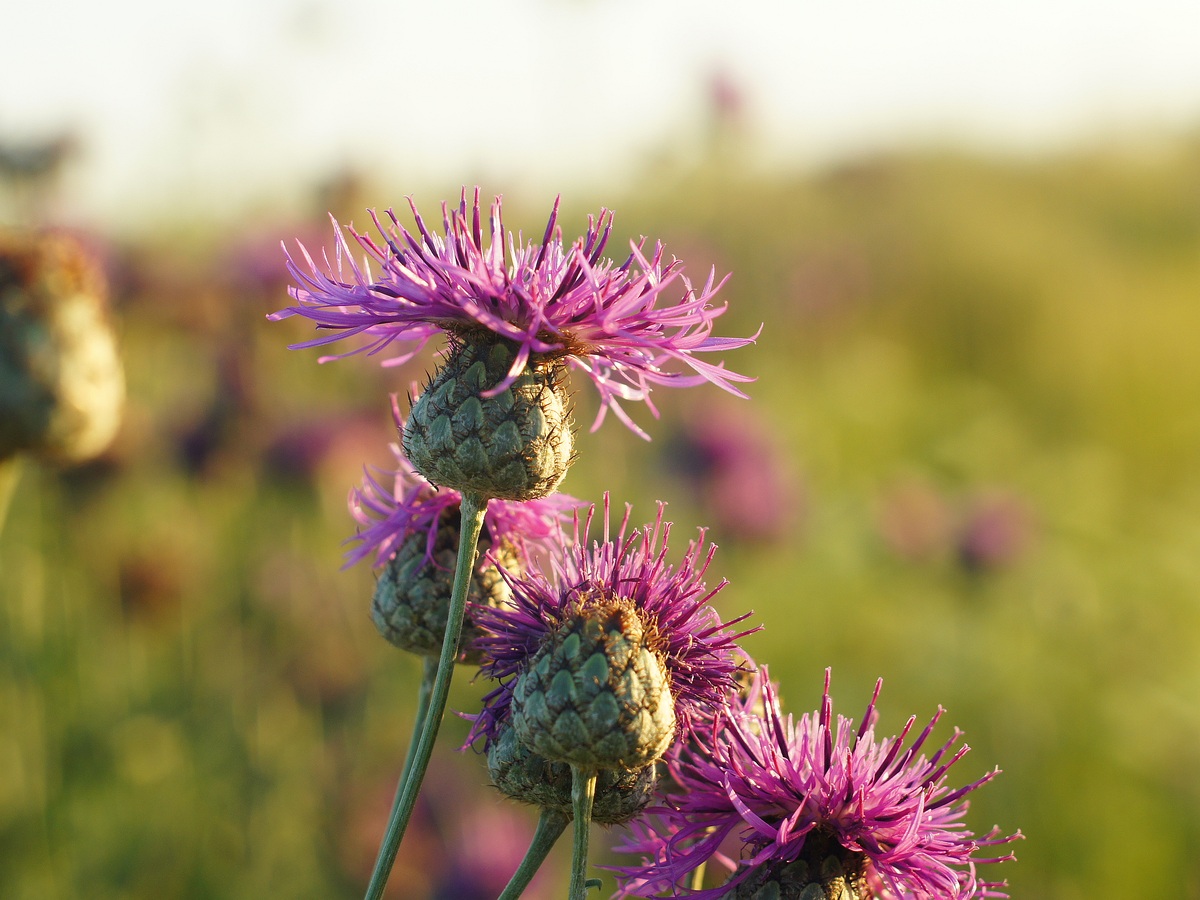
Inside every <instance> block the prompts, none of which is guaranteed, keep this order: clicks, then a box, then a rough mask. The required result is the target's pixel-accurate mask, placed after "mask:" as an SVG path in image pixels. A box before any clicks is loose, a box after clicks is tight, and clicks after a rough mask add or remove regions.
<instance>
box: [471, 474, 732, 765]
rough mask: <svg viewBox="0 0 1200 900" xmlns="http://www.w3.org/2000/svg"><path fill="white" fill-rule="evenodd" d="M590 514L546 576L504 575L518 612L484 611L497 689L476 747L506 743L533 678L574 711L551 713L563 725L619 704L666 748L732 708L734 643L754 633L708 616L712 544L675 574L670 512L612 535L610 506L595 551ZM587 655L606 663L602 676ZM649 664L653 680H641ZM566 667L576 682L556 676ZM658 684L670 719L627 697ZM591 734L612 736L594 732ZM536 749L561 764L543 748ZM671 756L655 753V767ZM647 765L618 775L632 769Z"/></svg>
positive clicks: (559, 545) (477, 730) (688, 557)
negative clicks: (653, 726)
mask: <svg viewBox="0 0 1200 900" xmlns="http://www.w3.org/2000/svg"><path fill="white" fill-rule="evenodd" d="M594 514H595V507H592V508H591V509H590V510H589V511H588V513H587V515H586V517H585V518H584V521H583V523H582V527H581V525H580V521H579V517H578V515H577V516H576V519H575V527H574V536H573V540H570V541H568V540H567V539H566V538H565V536H564V535H561V534H560V536H559V539H558V541H557V542H556V543H554V544H552V545H551V551H552V552H551V554H550V558H549V564H548V566H546V567H536V566H535V567H531V568H530V569H529V570H528V571H527V572H526V573H525V574H524V575H518V574H513V573H511V572H505V573H504V577H505V580H506V581H507V582H508V584H509V585H510V587H511V588H512V600H511V605H510V606H508V607H507V608H504V609H489V610H481V611H480V615H479V618H478V624H479V626H480V628H481V630H482V631H483V635H482V636H481V638H480V639H479V645H480V647H481V648H482V651H483V654H484V656H485V657H486V659H487V663H486V664H485V666H484V669H483V672H484V674H485V675H488V676H490V677H492V678H495V679H498V680H499V681H500V682H501V683H500V686H499V687H497V688H496V689H495V690H493V691H492V692H491V693H490V694H489V695H488V696H487V697H486V698H485V701H484V709H483V711H482V712H481V713H480V714H479V715H478V716H477V717H476V719H475V725H474V728H473V731H472V741H474V740H476V739H478V738H480V737H483V738H484V739H485V740H486V742H487V743H488V744H490V743H492V742H493V741H495V740H497V739H498V737H499V735H500V732H501V729H502V728H503V727H504V726H506V725H507V724H508V723H509V721H510V719H511V717H512V714H513V704H514V698H516V697H517V695H518V693H519V692H521V691H522V690H523V689H524V688H523V684H524V682H525V681H526V680H528V679H530V678H532V679H536V680H540V681H541V682H542V686H543V687H544V688H545V690H546V692H547V693H548V694H549V695H550V701H551V705H553V704H554V703H555V702H556V701H558V700H561V701H562V705H565V706H566V707H567V709H566V710H555V711H556V712H565V713H567V714H568V715H567V716H566V718H565V719H564V721H565V720H568V719H570V714H576V715H579V716H581V717H582V718H583V719H584V720H585V724H586V722H587V721H589V720H590V719H591V718H596V719H598V720H599V719H603V718H604V716H605V715H606V714H607V713H606V712H605V711H606V710H608V709H609V707H610V706H611V705H612V703H611V701H613V700H615V703H616V705H618V706H620V707H621V708H622V709H623V710H624V708H625V707H626V706H630V707H633V708H636V707H638V706H639V705H640V706H641V708H642V710H643V712H644V713H645V715H647V716H650V717H651V718H654V719H655V722H656V723H657V724H658V725H660V726H662V727H667V726H665V724H664V723H665V721H666V720H667V719H668V718H669V719H670V720H671V721H670V725H669V733H668V734H667V739H668V743H669V739H670V738H672V737H674V733H675V731H676V730H679V731H682V732H687V731H688V730H689V729H690V728H691V727H692V723H693V722H695V721H698V720H700V719H701V718H703V717H704V716H706V715H711V714H712V712H713V711H714V710H716V709H719V708H721V707H723V706H724V705H725V704H726V703H728V700H729V697H730V695H731V693H732V691H733V690H734V688H735V681H734V676H735V674H736V673H737V672H738V662H737V659H736V657H735V651H736V643H735V642H736V641H737V640H738V639H739V638H741V637H743V636H744V635H745V634H748V633H749V631H743V632H735V631H734V630H733V628H732V626H733V625H736V624H737V623H739V622H741V621H742V620H744V619H745V618H746V616H741V617H739V618H737V619H733V620H731V621H730V622H722V621H721V619H720V617H719V616H718V615H717V613H716V611H715V610H714V609H713V608H712V606H711V605H710V602H711V600H712V599H713V597H714V596H715V595H716V594H717V592H718V591H720V590H721V588H723V587H724V586H725V583H726V582H724V581H721V582H720V583H719V584H717V585H716V587H714V588H711V589H710V588H708V587H706V586H705V583H704V577H705V574H706V572H707V570H708V567H709V564H710V563H711V562H712V559H713V555H714V553H715V552H716V547H715V546H714V545H712V544H708V545H706V544H705V543H704V534H703V532H701V534H700V536H699V538H698V539H697V540H695V541H692V542H691V543H690V544H689V545H688V547H687V550H686V552H685V553H684V556H683V559H682V560H681V561H680V562H678V563H675V564H672V563H670V562H668V560H667V554H668V550H669V546H668V545H669V538H670V531H671V527H670V523H668V522H665V521H664V518H663V506H662V505H661V504H660V505H659V509H658V515H657V517H656V519H655V521H654V522H653V523H651V524H650V525H647V526H645V527H643V528H630V526H629V516H630V510H629V508H628V507H627V508H626V512H625V517H624V519H623V520H622V521H621V523H620V527H619V528H618V530H617V533H616V535H615V536H614V535H612V534H611V529H610V516H609V506H608V498H607V496H606V497H605V506H604V526H603V527H604V534H603V540H598V541H595V542H594V543H592V544H591V545H590V546H589V543H588V542H589V535H590V532H591V526H592V520H593V516H594ZM547 571H548V572H549V574H547ZM747 615H748V614H747ZM750 630H751V631H752V630H753V629H750ZM578 648H583V650H582V651H581V650H579V649H578ZM589 648H590V649H589ZM572 651H573V652H572ZM584 651H586V652H584ZM589 653H592V654H593V655H595V654H599V655H600V656H602V657H604V659H605V664H604V666H602V667H601V666H600V664H599V662H597V661H596V660H595V659H592V657H591V656H589V655H588V654H589ZM647 656H648V657H650V658H651V659H647ZM560 657H561V659H560ZM639 660H640V662H639ZM543 661H544V662H543ZM643 663H648V664H650V667H651V668H653V669H654V670H655V671H654V672H650V673H647V672H646V671H643V669H644V668H645V667H644V666H643ZM560 664H562V665H565V666H567V667H568V668H569V669H570V671H569V672H567V673H566V674H559V673H558V672H557V671H550V670H551V669H553V668H554V667H555V666H558V665H560ZM593 667H596V668H597V671H593ZM543 668H546V669H547V671H546V672H542V671H541V670H542V669H543ZM599 669H603V670H604V671H598V670H599ZM556 676H557V678H558V680H557V681H556V680H555V679H556ZM563 680H571V681H572V683H576V682H577V684H576V687H578V689H579V692H580V695H579V696H576V695H575V694H574V693H573V690H574V689H571V690H567V689H566V688H564V689H563V691H560V690H559V687H560V685H561V684H562V681H563ZM659 685H662V690H663V692H664V694H669V696H664V697H663V700H664V701H665V700H668V699H669V700H670V703H671V707H670V715H669V716H668V715H667V712H666V711H665V710H663V711H662V712H661V713H660V712H659V711H658V703H659V698H658V697H657V696H655V697H650V696H643V695H642V693H638V695H637V696H633V697H631V696H628V695H629V694H630V693H631V692H648V693H650V692H657V691H659V687H658V686H659ZM526 687H527V686H526ZM593 694H597V696H593ZM609 695H612V696H611V697H610V696H609ZM584 703H586V704H590V705H591V706H590V707H589V710H582V709H581V708H580V707H579V704H584ZM622 714H623V713H622ZM592 730H604V729H603V727H602V726H601V725H599V724H597V725H596V727H595V728H594V729H592ZM656 739H657V738H656ZM602 740H603V739H602ZM534 749H537V750H538V752H540V753H542V755H545V756H547V757H548V758H551V759H553V758H554V756H553V755H552V754H551V753H548V752H545V750H544V748H534ZM663 749H665V746H664V747H660V748H658V749H656V750H655V751H654V752H653V753H651V754H650V757H651V759H653V758H655V757H656V756H657V754H659V753H661V751H662V750H663ZM605 752H607V751H605ZM639 752H640V751H639ZM617 755H618V757H619V756H620V754H617ZM568 761H573V760H568ZM644 761H645V760H643V761H641V762H622V763H621V764H620V765H623V766H625V767H627V768H632V767H634V766H636V765H638V764H642V762H644ZM584 764H588V763H584ZM608 765H614V764H612V763H610V764H608ZM597 767H599V768H605V767H606V765H605V764H598V766H597Z"/></svg>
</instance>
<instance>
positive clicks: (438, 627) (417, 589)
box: [371, 508, 520, 665]
mask: <svg viewBox="0 0 1200 900" xmlns="http://www.w3.org/2000/svg"><path fill="white" fill-rule="evenodd" d="M458 541H459V515H458V511H457V509H449V508H447V509H443V510H442V512H441V513H440V515H439V516H438V519H437V533H436V535H435V537H434V541H433V548H432V550H430V549H429V547H428V539H427V537H426V535H424V534H422V533H419V532H414V533H413V534H411V535H409V537H408V538H407V539H406V540H405V541H403V542H402V543H401V544H400V546H399V548H398V549H397V550H396V555H395V556H393V557H392V558H391V559H390V560H389V561H388V564H387V565H386V566H385V567H384V569H383V572H382V573H381V574H380V576H379V580H378V581H377V582H375V596H374V599H373V600H372V602H371V620H372V621H373V622H374V623H375V627H376V629H378V631H379V633H380V634H381V635H383V636H384V637H385V638H387V640H388V641H389V642H390V643H392V644H393V645H395V646H397V647H399V648H400V649H401V650H407V651H408V652H409V653H416V654H418V655H420V656H432V657H434V658H437V657H438V656H439V655H440V654H441V652H442V639H443V638H444V637H445V635H446V619H447V616H448V614H449V612H450V593H451V589H452V587H453V575H454V565H455V562H456V561H457V558H458ZM489 549H490V550H492V553H493V556H492V557H491V558H489V557H487V556H484V555H483V554H485V553H486V552H487V551H488V550H489ZM479 550H480V554H481V555H480V557H479V559H478V560H477V561H476V564H475V571H474V572H473V573H472V574H471V585H470V587H469V588H468V590H467V600H468V601H469V602H470V603H473V604H475V605H476V606H502V605H504V604H505V603H507V602H508V598H509V597H510V596H511V593H512V592H511V591H510V590H509V587H508V585H507V584H505V582H504V579H503V578H502V577H501V576H500V571H499V569H498V568H497V567H496V562H495V560H500V561H502V563H503V564H507V565H510V566H513V567H517V566H519V565H520V559H519V557H518V556H517V553H516V551H515V550H514V548H513V547H512V546H511V545H506V544H504V543H503V542H501V543H499V544H496V545H493V543H492V538H491V536H490V534H482V535H480V540H479ZM477 636H478V629H477V628H476V627H475V624H474V621H473V617H471V616H468V617H467V619H466V620H465V621H464V623H463V632H462V637H461V638H460V639H459V655H458V659H459V662H464V663H467V664H468V665H479V661H480V656H479V651H478V650H477V649H476V648H475V638H476V637H477Z"/></svg>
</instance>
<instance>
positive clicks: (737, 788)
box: [616, 667, 1020, 900]
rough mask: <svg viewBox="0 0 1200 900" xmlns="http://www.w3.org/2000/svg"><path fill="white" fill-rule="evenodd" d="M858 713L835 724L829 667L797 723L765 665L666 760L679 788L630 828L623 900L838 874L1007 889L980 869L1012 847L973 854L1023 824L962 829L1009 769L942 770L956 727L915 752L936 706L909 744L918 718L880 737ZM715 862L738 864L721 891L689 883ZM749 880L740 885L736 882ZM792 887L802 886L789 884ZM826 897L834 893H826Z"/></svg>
mask: <svg viewBox="0 0 1200 900" xmlns="http://www.w3.org/2000/svg"><path fill="white" fill-rule="evenodd" d="M881 686H882V681H880V682H878V683H877V684H876V687H875V693H874V695H873V696H872V698H871V702H870V703H869V704H868V706H867V710H866V713H865V714H864V715H863V718H862V721H861V723H860V724H859V725H857V726H855V724H854V722H853V721H852V720H850V719H846V718H844V717H842V716H838V718H837V720H836V722H835V721H834V719H833V701H832V700H831V699H830V697H829V670H826V674H825V693H824V697H823V698H822V701H821V708H820V709H819V710H818V711H817V712H814V713H810V714H805V715H802V716H801V717H800V720H799V721H798V722H796V721H794V720H793V719H792V717H791V716H790V715H788V716H784V715H783V713H782V711H781V709H780V705H779V700H778V697H777V695H776V692H775V688H774V686H773V685H772V684H771V683H770V681H769V679H768V676H767V672H766V669H765V667H764V668H763V669H761V670H760V672H759V673H758V675H757V676H756V680H755V682H754V684H753V685H752V686H751V689H750V691H749V692H748V693H747V695H746V696H745V697H744V698H742V699H741V700H740V701H738V702H736V703H735V704H733V705H732V707H731V710H730V712H729V713H727V714H726V715H724V716H721V717H718V718H717V719H716V720H715V721H714V722H713V724H712V727H711V733H710V734H702V735H699V736H698V740H695V741H692V742H690V743H689V744H688V745H686V746H679V745H677V748H678V749H676V751H674V752H673V753H672V754H671V755H670V756H669V757H668V767H669V778H668V779H667V781H668V783H673V784H674V788H673V789H671V790H670V792H669V793H667V794H666V795H665V802H664V805H663V806H661V807H658V808H655V809H651V810H648V811H647V814H646V815H645V816H643V818H642V819H641V820H639V821H637V822H635V823H633V825H632V826H631V827H632V829H633V837H632V838H631V839H630V840H628V841H627V842H626V843H625V844H624V845H622V846H619V847H617V848H616V849H617V850H619V851H623V852H628V853H637V854H640V855H641V856H642V860H643V861H642V863H641V864H640V865H631V866H624V867H620V868H618V869H617V872H618V877H619V879H620V882H621V885H620V890H619V892H618V896H620V897H653V896H660V895H664V894H665V895H666V896H688V897H696V898H699V900H718V898H727V900H728V898H736V897H743V896H744V897H751V896H754V894H755V891H756V890H757V889H758V888H760V887H761V886H763V885H766V884H769V883H771V882H774V883H776V884H778V885H780V887H781V889H782V890H783V891H784V893H783V896H797V895H799V892H800V890H801V889H802V887H803V886H804V885H805V884H809V883H817V884H822V885H824V884H829V883H831V882H835V881H836V880H837V879H840V880H841V886H840V887H839V888H837V889H836V890H844V891H846V892H847V893H841V894H837V893H836V892H835V895H837V896H847V895H848V896H852V897H854V898H856V900H858V898H867V897H871V896H874V897H880V898H906V900H965V898H970V897H1005V896H1007V894H1005V893H1004V892H1003V887H1004V883H1003V882H991V881H980V880H978V878H977V877H976V866H977V865H979V864H982V863H993V862H1002V861H1005V860H1009V859H1012V855H1011V854H1008V855H1004V856H998V857H991V858H977V857H975V856H974V854H975V853H976V851H978V850H979V849H980V848H982V847H989V846H995V845H999V844H1006V843H1008V842H1010V841H1012V840H1015V839H1016V838H1018V837H1019V836H1020V832H1017V833H1016V834H1014V835H1010V836H1001V834H1000V832H999V831H998V830H995V829H994V830H993V831H992V832H991V833H989V834H988V835H986V836H984V837H980V838H977V837H975V836H974V835H973V834H972V833H971V832H970V831H968V830H967V829H966V827H965V825H964V824H963V821H962V820H963V817H964V815H965V813H966V811H967V805H968V804H967V801H966V800H965V799H964V798H965V796H966V795H967V794H969V793H970V792H971V791H973V790H975V789H976V788H978V787H980V786H981V785H983V784H985V783H987V782H988V781H990V780H991V779H992V778H993V777H995V775H996V774H997V773H998V771H999V770H994V771H992V772H990V773H988V774H987V775H984V776H983V777H982V778H980V779H979V780H977V781H974V782H972V783H970V784H968V785H966V786H965V787H962V788H957V789H952V788H950V787H948V786H947V785H946V774H947V772H948V770H949V769H950V768H951V766H953V765H954V763H956V762H958V761H959V760H960V759H961V758H962V757H963V756H964V755H965V754H966V753H967V751H968V749H969V748H968V747H967V746H966V745H963V746H961V747H959V748H957V749H955V748H954V745H955V743H956V742H957V741H958V739H959V738H960V737H961V733H960V732H958V731H957V730H956V731H955V733H954V735H953V736H952V737H951V738H950V740H948V741H947V742H946V743H945V744H943V745H942V746H941V747H940V748H938V749H937V750H935V751H934V752H933V753H932V755H930V756H929V757H928V758H926V757H925V756H924V755H918V754H919V752H920V750H921V748H922V747H923V746H924V744H925V742H926V740H927V739H928V738H929V736H930V733H931V732H932V730H933V727H934V725H935V724H936V723H937V721H938V720H939V719H940V718H941V715H942V710H941V709H940V708H939V710H938V712H937V714H936V715H934V717H933V719H932V720H931V721H930V722H929V724H928V725H927V726H926V727H925V729H924V730H923V731H921V732H920V734H919V735H918V736H917V738H916V740H915V741H913V743H912V744H911V746H909V747H908V748H907V749H905V748H904V747H903V744H904V742H905V740H906V739H907V737H908V735H909V733H910V732H911V730H912V728H913V726H914V724H915V722H916V717H915V716H914V717H912V718H910V719H909V720H908V723H907V724H906V725H905V726H904V729H903V731H901V733H900V734H899V735H898V736H896V737H888V738H883V739H877V738H876V737H875V732H874V721H875V718H876V712H875V702H876V700H877V699H878V697H879V690H880V687H881ZM710 860H711V861H714V862H717V863H720V864H721V865H723V866H725V867H726V868H727V869H729V870H730V871H731V872H732V875H731V877H730V879H729V880H728V881H727V882H726V883H725V884H723V885H721V886H720V887H716V888H710V889H707V890H695V891H693V890H688V889H687V888H686V887H685V886H686V885H687V884H688V883H689V876H690V874H691V873H692V872H693V871H694V870H695V869H696V868H697V867H698V866H700V865H702V864H704V863H707V862H709V861H710ZM739 886H740V887H739ZM789 891H795V893H790V892H789ZM806 896H807V895H806ZM819 896H826V894H825V893H821V894H820V895H819Z"/></svg>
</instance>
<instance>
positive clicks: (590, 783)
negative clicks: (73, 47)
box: [567, 764, 596, 900]
mask: <svg viewBox="0 0 1200 900" xmlns="http://www.w3.org/2000/svg"><path fill="white" fill-rule="evenodd" d="M595 799H596V770H595V769H590V770H589V769H583V768H580V767H579V766H576V765H574V764H572V766H571V808H572V810H573V811H574V813H575V848H574V853H573V855H572V857H571V890H570V892H569V893H568V894H567V898H568V900H587V857H588V833H589V832H590V831H591V827H592V802H593V801H594V800H595Z"/></svg>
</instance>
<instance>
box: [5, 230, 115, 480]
mask: <svg viewBox="0 0 1200 900" xmlns="http://www.w3.org/2000/svg"><path fill="white" fill-rule="evenodd" d="M106 292H107V289H106V285H105V281H104V276H103V274H102V272H101V270H100V268H99V266H98V265H97V264H96V262H95V260H93V259H92V258H91V256H90V255H89V254H88V253H87V252H86V251H85V250H84V248H83V246H82V245H80V244H79V242H78V241H76V240H75V239H73V238H71V237H69V236H67V235H64V234H53V233H52V234H49V235H46V236H43V237H40V238H30V237H22V236H19V235H15V234H6V233H2V232H0V459H3V458H4V457H7V456H10V455H12V454H14V453H19V452H22V451H28V452H31V453H34V454H37V455H39V456H42V457H45V458H48V459H51V460H54V461H58V462H78V461H82V460H85V459H88V458H90V457H92V456H95V455H96V454H98V453H100V452H101V451H102V450H103V449H104V448H105V447H106V446H108V444H109V442H110V441H111V440H112V438H113V436H114V435H115V434H116V431H117V427H118V425H119V424H120V419H121V408H122V406H123V404H124V396H125V379H124V375H123V373H122V369H121V361H120V358H119V356H118V355H117V347H116V338H115V337H114V335H113V332H112V328H111V327H110V326H109V323H108V320H107V314H106V309H105V307H106V300H107V298H106Z"/></svg>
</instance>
